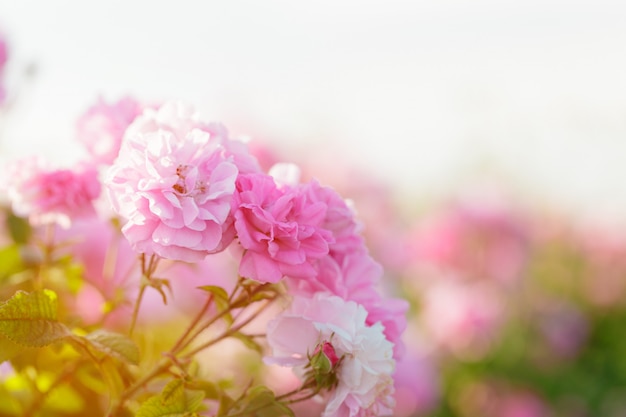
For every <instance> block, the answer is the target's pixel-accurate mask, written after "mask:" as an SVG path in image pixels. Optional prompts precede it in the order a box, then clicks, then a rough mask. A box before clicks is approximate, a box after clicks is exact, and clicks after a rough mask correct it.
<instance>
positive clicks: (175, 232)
mask: <svg viewBox="0 0 626 417" xmlns="http://www.w3.org/2000/svg"><path fill="white" fill-rule="evenodd" d="M184 122H185V121H184V120H183V121H182V122H181V123H184ZM139 123H143V121H139ZM133 126H134V125H131V127H130V128H129V131H128V132H127V135H126V137H125V139H124V142H123V144H122V148H121V150H120V154H119V157H118V158H117V159H116V161H115V163H114V164H113V165H112V166H111V167H110V169H109V172H108V175H107V179H106V185H107V187H108V191H109V196H110V198H111V202H112V204H113V208H114V210H115V211H116V212H117V213H118V214H119V215H121V216H122V217H124V218H125V219H126V220H127V221H126V223H125V224H124V226H123V228H122V232H123V233H124V236H126V238H127V239H128V240H129V241H130V243H131V245H132V247H133V249H135V250H136V251H138V252H140V253H145V254H157V255H159V256H161V257H163V258H168V259H176V260H182V261H190V262H191V261H199V260H201V259H203V258H204V257H205V256H206V255H207V254H209V253H215V252H219V251H221V250H223V249H224V248H225V247H226V246H227V245H228V244H229V243H230V240H231V239H232V235H231V234H230V233H227V230H228V226H229V222H230V209H231V200H232V195H233V192H234V190H235V178H236V177H237V173H238V171H237V167H236V166H235V164H234V163H233V162H232V158H230V157H228V156H227V155H226V152H225V150H224V147H223V146H222V145H221V144H219V143H216V142H214V141H212V140H211V135H210V134H209V133H207V132H204V131H201V130H199V129H191V130H186V131H185V130H183V129H182V128H181V129H177V130H176V131H172V130H165V129H160V128H158V126H156V127H155V130H152V131H146V130H144V129H138V128H136V127H135V128H133ZM130 133H132V134H130Z"/></svg>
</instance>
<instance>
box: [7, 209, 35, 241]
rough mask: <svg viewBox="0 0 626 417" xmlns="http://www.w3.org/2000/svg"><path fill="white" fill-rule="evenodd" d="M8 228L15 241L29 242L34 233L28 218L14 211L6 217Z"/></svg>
mask: <svg viewBox="0 0 626 417" xmlns="http://www.w3.org/2000/svg"><path fill="white" fill-rule="evenodd" d="M6 225H7V229H9V234H10V235H11V238H12V239H13V241H14V242H15V243H21V244H24V243H27V242H28V241H29V240H30V236H31V234H32V228H31V227H30V224H29V223H28V220H27V219H25V218H23V217H18V216H16V215H15V214H13V213H9V214H8V215H7V219H6Z"/></svg>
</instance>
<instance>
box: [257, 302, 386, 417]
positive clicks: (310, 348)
mask: <svg viewBox="0 0 626 417" xmlns="http://www.w3.org/2000/svg"><path fill="white" fill-rule="evenodd" d="M366 317H367V312H366V311H365V309H364V308H363V306H360V305H358V304H357V303H355V302H352V301H345V300H343V299H341V298H339V297H337V296H333V295H328V294H322V293H318V294H315V295H314V296H313V297H312V298H304V297H295V298H294V299H293V302H292V304H291V306H290V307H289V308H288V309H287V310H286V311H284V312H283V313H282V314H280V315H279V316H278V317H276V318H275V319H274V320H272V321H270V322H269V323H268V326H267V340H268V343H269V345H270V348H271V349H272V354H271V356H270V357H268V358H266V362H268V363H276V364H279V365H283V366H291V367H296V368H295V369H294V371H295V372H296V373H298V374H299V375H300V376H303V375H304V371H305V370H304V367H305V366H306V365H307V364H308V361H309V359H308V357H309V355H310V354H311V353H312V352H314V351H315V348H316V347H317V346H319V345H320V343H329V344H331V345H332V347H333V348H334V351H335V352H336V355H337V356H338V357H339V358H340V361H341V362H340V364H339V367H338V369H337V380H338V384H337V386H336V388H334V389H332V390H331V391H330V392H328V393H327V396H328V398H327V405H326V408H325V410H324V412H323V414H322V415H323V416H324V417H331V416H342V417H343V416H372V415H388V414H391V409H392V407H393V405H394V404H393V397H392V395H393V380H392V377H391V374H392V373H393V370H394V366H395V361H394V360H393V357H392V356H393V355H392V344H391V342H389V341H388V340H386V339H385V336H384V334H383V327H382V325H381V324H379V323H377V324H375V325H373V326H368V325H367V324H366V322H365V319H366ZM341 358H343V359H341Z"/></svg>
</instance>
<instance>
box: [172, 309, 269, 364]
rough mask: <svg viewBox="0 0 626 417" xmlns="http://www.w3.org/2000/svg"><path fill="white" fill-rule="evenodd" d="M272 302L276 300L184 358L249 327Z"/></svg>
mask: <svg viewBox="0 0 626 417" xmlns="http://www.w3.org/2000/svg"><path fill="white" fill-rule="evenodd" d="M272 301H274V298H270V299H268V302H266V303H265V304H264V305H263V306H261V307H260V308H259V309H257V311H256V312H255V313H254V314H251V315H250V317H248V318H247V319H245V320H244V321H243V322H241V323H240V324H238V325H237V326H234V327H231V328H229V329H228V330H226V331H225V332H224V333H222V334H221V335H219V336H218V337H216V338H215V339H211V340H209V341H208V342H205V343H203V344H201V345H200V346H198V347H196V348H194V349H192V350H191V351H190V352H188V353H187V354H185V355H184V356H183V357H184V358H190V357H192V356H193V355H195V354H196V353H198V352H200V351H202V350H204V349H206V348H208V347H210V346H213V345H214V344H216V343H217V342H220V341H222V340H224V339H226V338H227V337H230V336H232V335H233V334H235V333H237V332H238V331H239V330H241V329H242V328H244V327H245V326H247V325H248V324H249V323H250V322H251V321H252V320H254V319H255V318H256V317H257V316H258V315H259V314H260V313H261V312H262V311H263V310H265V309H266V308H267V307H268V306H270V305H271V304H272Z"/></svg>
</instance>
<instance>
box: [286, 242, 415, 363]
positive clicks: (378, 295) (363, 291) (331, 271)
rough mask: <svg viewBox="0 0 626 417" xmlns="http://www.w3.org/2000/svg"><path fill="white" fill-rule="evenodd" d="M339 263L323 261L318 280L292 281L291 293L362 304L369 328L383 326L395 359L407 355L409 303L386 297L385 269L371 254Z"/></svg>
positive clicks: (345, 257) (356, 255) (352, 256)
mask: <svg viewBox="0 0 626 417" xmlns="http://www.w3.org/2000/svg"><path fill="white" fill-rule="evenodd" d="M341 258H342V259H341V260H340V261H338V260H336V259H335V258H333V257H332V256H327V257H324V258H323V259H320V260H319V262H318V264H317V271H318V274H317V276H316V277H315V279H306V280H300V279H288V280H287V282H288V285H289V290H290V292H291V293H294V294H299V295H302V296H312V295H313V294H315V293H316V292H328V293H331V294H334V295H337V296H339V297H341V298H343V299H344V300H351V301H355V302H357V303H358V304H361V305H362V306H363V307H365V309H366V310H367V312H368V315H367V324H368V325H372V324H374V323H376V322H380V323H381V324H382V325H383V327H384V329H385V330H384V333H385V336H386V337H387V339H388V340H389V341H391V342H393V344H394V357H395V358H396V359H398V358H399V357H400V356H402V355H403V353H404V344H403V343H402V340H401V335H402V332H403V331H404V329H405V328H406V312H407V310H408V302H407V301H406V300H402V299H399V298H391V297H386V296H384V295H383V293H382V290H381V288H380V283H381V280H382V277H383V268H382V266H381V265H380V264H379V263H378V262H376V261H375V260H374V259H373V258H372V257H371V256H369V254H367V252H364V251H361V250H356V251H354V252H352V253H345V254H343V255H342V256H341Z"/></svg>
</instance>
